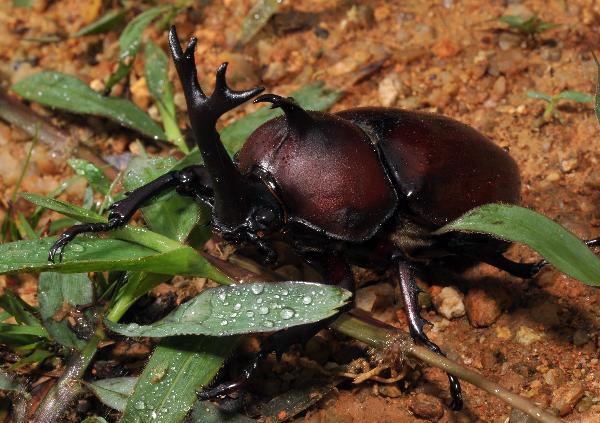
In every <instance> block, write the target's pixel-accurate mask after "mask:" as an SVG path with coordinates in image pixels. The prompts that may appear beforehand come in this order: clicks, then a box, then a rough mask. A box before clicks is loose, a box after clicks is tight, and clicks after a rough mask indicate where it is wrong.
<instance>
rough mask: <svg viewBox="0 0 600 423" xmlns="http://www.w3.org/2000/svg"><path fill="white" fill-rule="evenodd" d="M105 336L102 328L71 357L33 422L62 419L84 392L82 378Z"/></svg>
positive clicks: (39, 422) (44, 422) (41, 404)
mask: <svg viewBox="0 0 600 423" xmlns="http://www.w3.org/2000/svg"><path fill="white" fill-rule="evenodd" d="M103 338H104V333H103V332H102V330H101V329H98V330H97V331H96V334H95V335H94V336H93V337H92V338H91V339H90V340H89V341H88V343H87V344H86V346H85V348H84V349H83V350H82V351H77V352H74V353H73V355H71V357H70V358H69V361H68V363H67V366H66V368H65V371H64V373H63V374H62V376H61V377H60V378H59V379H58V381H57V382H56V384H55V385H54V386H53V387H52V388H51V389H50V391H49V392H48V394H46V396H45V397H44V399H43V401H42V402H41V403H40V406H39V407H38V409H37V410H36V412H35V415H34V416H33V420H32V422H33V423H48V422H58V421H61V417H62V416H63V414H64V412H65V411H66V409H67V407H68V406H69V405H70V404H71V403H72V402H73V401H74V400H75V398H77V396H79V394H80V393H81V392H82V386H81V378H82V377H83V375H84V374H85V371H86V370H87V368H88V366H89V365H90V363H91V362H92V359H93V358H94V356H95V355H96V351H97V350H98V343H99V342H100V341H101V340H102V339H103Z"/></svg>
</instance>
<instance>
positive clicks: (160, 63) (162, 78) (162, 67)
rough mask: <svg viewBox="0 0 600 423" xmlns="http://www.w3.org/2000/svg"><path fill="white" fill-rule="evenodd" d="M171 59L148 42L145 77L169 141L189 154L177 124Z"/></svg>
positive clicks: (145, 51)
mask: <svg viewBox="0 0 600 423" xmlns="http://www.w3.org/2000/svg"><path fill="white" fill-rule="evenodd" d="M168 66H169V59H168V58H167V55H166V54H165V53H164V52H163V50H162V49H161V48H160V47H159V46H157V45H156V44H154V43H152V42H150V41H149V42H147V43H146V47H145V49H144V76H145V77H146V84H147V85H148V90H149V91H150V94H151V95H152V97H153V98H154V101H155V102H156V105H157V107H158V111H159V112H160V117H161V119H162V122H163V126H164V128H165V133H166V135H167V138H168V140H169V141H171V142H172V143H173V144H175V145H176V146H177V147H179V149H180V150H181V151H183V152H184V153H188V152H189V149H188V147H187V145H186V144H185V140H184V139H183V135H182V134H181V131H180V129H179V125H178V124H177V118H176V115H175V101H174V99H173V84H171V81H169V76H168V74H167V70H168Z"/></svg>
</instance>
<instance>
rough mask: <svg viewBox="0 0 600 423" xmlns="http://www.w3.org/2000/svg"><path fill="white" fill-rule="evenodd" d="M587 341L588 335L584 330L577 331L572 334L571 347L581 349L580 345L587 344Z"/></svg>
mask: <svg viewBox="0 0 600 423" xmlns="http://www.w3.org/2000/svg"><path fill="white" fill-rule="evenodd" d="M589 340H590V334H589V333H588V332H587V331H585V330H581V329H577V330H576V331H575V332H574V333H573V345H575V346H576V347H581V346H582V345H585V344H587V343H588V342H589Z"/></svg>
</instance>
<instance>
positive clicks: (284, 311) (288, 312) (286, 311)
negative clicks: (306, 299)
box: [279, 307, 296, 320]
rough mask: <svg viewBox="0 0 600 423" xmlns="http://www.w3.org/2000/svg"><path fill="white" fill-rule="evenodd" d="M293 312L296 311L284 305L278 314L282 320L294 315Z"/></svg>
mask: <svg viewBox="0 0 600 423" xmlns="http://www.w3.org/2000/svg"><path fill="white" fill-rule="evenodd" d="M295 314H296V312H295V311H294V310H293V309H291V308H289V307H284V308H282V309H281V311H280V312H279V315H280V316H281V318H282V319H283V320H289V319H291V318H292V317H294V315H295Z"/></svg>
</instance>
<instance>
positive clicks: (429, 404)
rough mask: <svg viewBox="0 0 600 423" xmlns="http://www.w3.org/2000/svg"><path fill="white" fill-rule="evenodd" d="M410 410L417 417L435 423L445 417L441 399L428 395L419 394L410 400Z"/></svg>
mask: <svg viewBox="0 0 600 423" xmlns="http://www.w3.org/2000/svg"><path fill="white" fill-rule="evenodd" d="M408 409H409V410H410V411H412V412H413V413H414V414H415V416H417V417H420V418H422V419H426V420H430V421H433V422H436V421H438V420H439V419H441V418H442V417H443V415H444V406H443V404H442V401H441V400H440V399H439V398H436V397H433V396H431V395H427V394H417V395H415V396H413V397H411V398H410V400H409V402H408Z"/></svg>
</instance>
